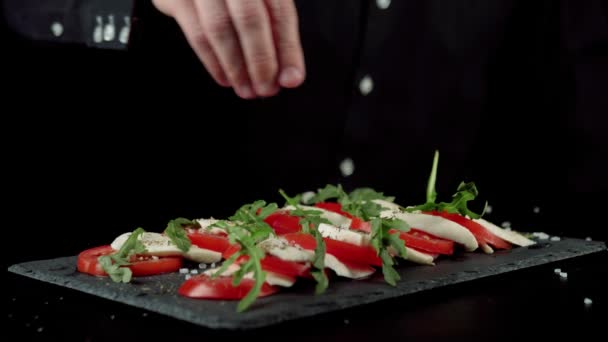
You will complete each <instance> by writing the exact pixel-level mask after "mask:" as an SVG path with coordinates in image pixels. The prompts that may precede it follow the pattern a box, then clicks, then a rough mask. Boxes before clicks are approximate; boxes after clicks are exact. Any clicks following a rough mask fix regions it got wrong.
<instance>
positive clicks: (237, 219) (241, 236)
mask: <svg viewBox="0 0 608 342" xmlns="http://www.w3.org/2000/svg"><path fill="white" fill-rule="evenodd" d="M277 209H278V206H277V204H276V203H270V204H266V202H265V201H263V200H259V201H255V202H253V203H251V204H245V205H243V206H241V207H240V208H239V209H238V210H237V211H236V212H235V213H234V214H233V215H232V216H230V218H229V221H218V222H216V223H214V226H217V227H220V228H222V229H225V230H226V231H227V232H228V238H229V240H230V242H231V243H238V244H239V245H240V246H241V249H240V250H239V252H237V253H235V254H233V255H232V256H231V257H230V258H228V259H227V260H226V261H224V263H223V264H222V266H221V267H220V268H219V269H218V270H217V271H216V272H215V273H214V274H213V276H212V277H217V276H219V275H221V274H222V273H223V272H224V271H225V270H226V269H228V267H229V266H230V265H231V264H233V263H234V262H235V261H236V260H237V259H238V258H239V257H240V256H242V255H244V256H248V260H247V262H245V263H244V264H242V265H240V268H239V270H238V271H237V272H235V273H234V275H233V278H232V284H233V285H234V286H238V285H239V284H240V283H241V281H242V279H243V277H244V276H245V275H246V274H247V273H249V272H253V277H254V280H255V285H254V286H253V287H252V288H251V290H250V291H249V292H248V293H247V295H246V296H245V297H244V298H243V299H241V301H240V302H239V304H238V306H237V311H238V312H242V311H244V310H247V308H249V306H251V304H253V302H255V299H256V298H257V297H258V295H259V294H260V290H261V289H262V285H263V284H264V281H265V279H266V273H265V272H263V271H262V265H261V260H262V259H263V258H264V256H265V253H264V251H263V250H262V249H261V248H259V247H257V244H258V243H260V242H262V241H264V240H266V239H268V238H269V237H271V236H273V235H274V231H273V230H272V228H271V227H270V226H269V225H268V224H267V223H266V222H264V219H265V218H266V217H268V215H271V214H272V213H274V212H275V211H276V210H277Z"/></svg>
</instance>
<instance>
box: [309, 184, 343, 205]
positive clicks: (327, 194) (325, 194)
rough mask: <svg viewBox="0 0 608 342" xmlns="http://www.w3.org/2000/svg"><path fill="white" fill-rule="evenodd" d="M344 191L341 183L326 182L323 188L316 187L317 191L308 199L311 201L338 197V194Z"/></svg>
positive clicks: (317, 201) (322, 200)
mask: <svg viewBox="0 0 608 342" xmlns="http://www.w3.org/2000/svg"><path fill="white" fill-rule="evenodd" d="M342 193H344V190H343V189H342V185H340V184H338V185H337V186H336V185H332V184H327V185H326V186H325V187H324V188H323V189H317V193H316V194H315V195H314V196H313V197H312V198H311V199H310V201H309V202H311V203H319V202H325V201H327V200H328V199H334V198H338V197H340V194H342Z"/></svg>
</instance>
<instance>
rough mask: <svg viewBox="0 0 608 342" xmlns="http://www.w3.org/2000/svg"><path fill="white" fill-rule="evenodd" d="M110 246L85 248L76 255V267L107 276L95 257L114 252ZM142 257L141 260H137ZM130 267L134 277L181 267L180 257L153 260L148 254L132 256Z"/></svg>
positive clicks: (170, 270)
mask: <svg viewBox="0 0 608 342" xmlns="http://www.w3.org/2000/svg"><path fill="white" fill-rule="evenodd" d="M114 252H115V250H114V249H112V247H111V246H99V247H95V248H91V249H87V250H85V251H83V252H82V253H80V254H79V255H78V261H77V269H78V271H79V272H82V273H87V274H91V275H94V276H107V273H106V272H105V271H104V270H103V268H102V267H101V265H100V264H99V262H98V261H97V258H99V257H100V256H103V255H109V254H112V253H114ZM139 258H142V260H138V259H139ZM126 267H129V268H130V269H131V272H133V276H134V277H143V276H151V275H157V274H162V273H170V272H175V271H177V270H179V269H180V267H182V258H181V257H159V258H158V259H156V260H154V259H152V258H151V257H149V256H140V257H132V258H131V265H129V266H126Z"/></svg>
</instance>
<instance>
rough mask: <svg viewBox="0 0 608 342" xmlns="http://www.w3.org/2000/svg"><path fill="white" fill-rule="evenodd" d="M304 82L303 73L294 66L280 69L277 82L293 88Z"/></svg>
mask: <svg viewBox="0 0 608 342" xmlns="http://www.w3.org/2000/svg"><path fill="white" fill-rule="evenodd" d="M303 82H304V73H303V72H302V71H301V70H300V69H298V68H296V67H287V68H284V69H283V70H281V74H280V75H279V84H280V85H281V86H282V87H285V88H295V87H298V86H299V85H301V84H302V83H303Z"/></svg>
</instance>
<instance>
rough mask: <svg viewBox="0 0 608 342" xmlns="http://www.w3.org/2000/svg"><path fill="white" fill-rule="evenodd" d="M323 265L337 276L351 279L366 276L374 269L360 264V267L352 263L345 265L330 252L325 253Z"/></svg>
mask: <svg viewBox="0 0 608 342" xmlns="http://www.w3.org/2000/svg"><path fill="white" fill-rule="evenodd" d="M325 267H327V268H329V269H331V270H333V271H334V272H336V274H337V275H339V276H342V277H346V278H351V279H363V278H367V277H369V276H370V275H372V274H373V273H374V272H375V271H376V270H375V269H374V268H373V267H371V266H367V265H360V267H353V265H352V264H349V265H346V264H345V263H343V262H341V261H340V260H338V259H337V258H336V257H335V256H333V255H331V254H325Z"/></svg>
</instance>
